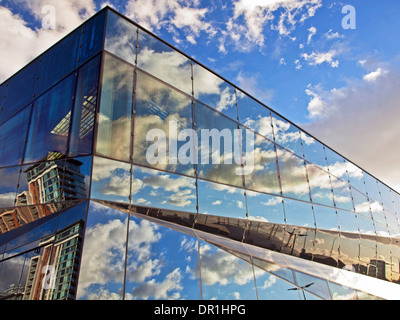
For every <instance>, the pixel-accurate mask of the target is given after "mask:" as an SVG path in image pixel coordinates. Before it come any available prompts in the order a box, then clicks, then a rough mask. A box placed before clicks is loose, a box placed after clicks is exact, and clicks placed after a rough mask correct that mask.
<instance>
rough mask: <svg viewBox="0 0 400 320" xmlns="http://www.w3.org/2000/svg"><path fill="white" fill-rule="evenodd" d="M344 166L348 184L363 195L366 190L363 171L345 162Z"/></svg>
mask: <svg viewBox="0 0 400 320" xmlns="http://www.w3.org/2000/svg"><path fill="white" fill-rule="evenodd" d="M346 165H347V166H346V167H347V173H348V176H349V182H350V184H351V185H352V186H353V187H355V188H356V189H357V190H358V191H360V192H363V193H365V192H366V189H365V184H364V173H363V171H362V170H361V169H360V168H359V167H357V166H355V165H354V164H353V163H351V162H349V161H346Z"/></svg>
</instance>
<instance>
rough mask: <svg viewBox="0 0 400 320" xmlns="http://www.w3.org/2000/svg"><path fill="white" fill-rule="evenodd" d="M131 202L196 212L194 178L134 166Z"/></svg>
mask: <svg viewBox="0 0 400 320" xmlns="http://www.w3.org/2000/svg"><path fill="white" fill-rule="evenodd" d="M132 204H136V205H143V206H148V207H155V208H164V209H172V210H180V211H188V212H196V205H197V201H196V180H195V179H193V178H188V177H184V176H180V175H176V174H170V173H166V172H162V171H157V170H152V169H147V168H142V167H137V166H134V167H133V180H132Z"/></svg>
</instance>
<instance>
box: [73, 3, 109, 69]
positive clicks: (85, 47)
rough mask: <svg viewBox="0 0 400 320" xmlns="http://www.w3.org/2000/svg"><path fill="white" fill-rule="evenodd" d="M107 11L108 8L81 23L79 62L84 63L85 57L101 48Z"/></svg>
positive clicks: (87, 57)
mask: <svg viewBox="0 0 400 320" xmlns="http://www.w3.org/2000/svg"><path fill="white" fill-rule="evenodd" d="M107 12H109V10H107V11H103V12H101V13H100V14H98V15H97V16H96V17H95V18H94V19H91V20H90V21H88V22H86V23H85V24H84V25H83V34H82V44H81V52H80V54H79V63H84V62H85V61H86V60H87V59H89V58H90V57H92V56H93V55H94V54H96V53H97V52H99V51H100V50H101V49H103V44H104V29H105V25H106V16H107Z"/></svg>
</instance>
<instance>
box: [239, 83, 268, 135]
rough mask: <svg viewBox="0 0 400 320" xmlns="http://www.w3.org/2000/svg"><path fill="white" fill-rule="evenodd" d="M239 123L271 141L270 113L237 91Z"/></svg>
mask: <svg viewBox="0 0 400 320" xmlns="http://www.w3.org/2000/svg"><path fill="white" fill-rule="evenodd" d="M237 101H238V112H239V122H240V123H241V124H243V125H245V126H246V127H248V128H251V129H253V130H254V131H256V132H257V133H259V134H261V135H263V136H264V137H266V138H268V139H269V140H271V141H273V139H274V135H273V133H272V123H271V112H270V110H269V109H268V108H266V107H264V106H263V105H261V104H260V103H258V102H257V101H255V100H254V99H252V98H250V97H249V96H248V95H246V94H244V93H243V92H241V91H237Z"/></svg>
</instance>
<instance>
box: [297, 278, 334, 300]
mask: <svg viewBox="0 0 400 320" xmlns="http://www.w3.org/2000/svg"><path fill="white" fill-rule="evenodd" d="M294 273H295V276H296V280H297V285H298V286H299V287H300V288H302V289H304V290H306V291H309V292H311V293H313V294H315V295H317V296H319V297H321V298H323V299H325V300H330V299H331V294H330V290H329V286H328V282H327V281H326V280H324V279H321V278H317V277H313V276H311V275H309V274H306V273H303V272H299V271H295V272H294Z"/></svg>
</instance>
